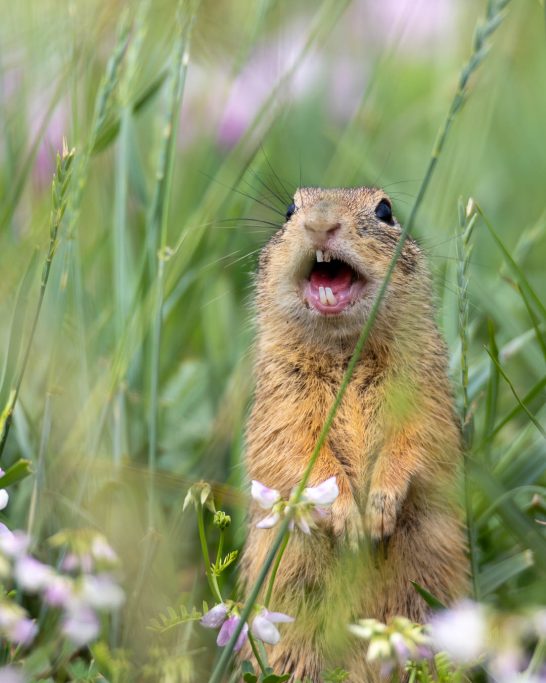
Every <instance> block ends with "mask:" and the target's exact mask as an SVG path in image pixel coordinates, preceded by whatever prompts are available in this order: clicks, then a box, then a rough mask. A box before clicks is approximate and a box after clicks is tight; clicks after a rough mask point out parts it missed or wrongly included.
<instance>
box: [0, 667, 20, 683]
mask: <svg viewBox="0 0 546 683" xmlns="http://www.w3.org/2000/svg"><path fill="white" fill-rule="evenodd" d="M26 680H27V679H26V678H25V676H24V674H23V672H22V671H20V670H19V669H16V668H15V667H14V666H2V667H0V683H25V682H26Z"/></svg>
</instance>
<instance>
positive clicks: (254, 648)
mask: <svg viewBox="0 0 546 683" xmlns="http://www.w3.org/2000/svg"><path fill="white" fill-rule="evenodd" d="M248 642H249V643H250V647H251V648H252V652H253V653H254V657H256V661H257V662H258V666H259V667H260V670H261V671H262V673H265V672H266V671H265V668H266V667H265V664H264V663H263V661H262V658H261V657H260V653H259V652H258V648H257V646H256V641H255V640H254V636H253V635H252V633H250V631H249V632H248Z"/></svg>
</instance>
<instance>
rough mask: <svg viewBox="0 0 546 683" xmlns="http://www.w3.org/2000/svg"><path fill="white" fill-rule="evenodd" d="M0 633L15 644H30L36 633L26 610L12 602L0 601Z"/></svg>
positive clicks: (35, 627)
mask: <svg viewBox="0 0 546 683" xmlns="http://www.w3.org/2000/svg"><path fill="white" fill-rule="evenodd" d="M0 633H1V634H2V635H3V636H4V638H6V639H7V640H9V641H10V643H15V644H16V645H30V643H31V642H32V641H33V640H34V638H35V636H36V634H37V633H38V627H37V626H36V623H35V622H34V620H32V619H30V618H29V617H28V614H27V612H26V610H24V609H23V608H22V607H21V606H20V605H17V604H16V603H13V602H7V601H5V602H1V603H0Z"/></svg>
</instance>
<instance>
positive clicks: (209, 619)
mask: <svg viewBox="0 0 546 683" xmlns="http://www.w3.org/2000/svg"><path fill="white" fill-rule="evenodd" d="M227 615H228V608H227V606H226V605H224V603H223V602H221V603H220V604H219V605H215V606H214V607H213V608H212V609H209V611H208V612H207V613H206V614H204V615H203V617H202V618H201V621H200V622H199V623H200V624H201V626H204V627H205V628H220V626H221V625H222V624H223V623H224V621H225V620H226V619H227Z"/></svg>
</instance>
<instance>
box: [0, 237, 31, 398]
mask: <svg viewBox="0 0 546 683" xmlns="http://www.w3.org/2000/svg"><path fill="white" fill-rule="evenodd" d="M38 254H39V251H38V250H37V249H36V250H35V251H34V252H33V254H32V257H31V259H30V262H29V264H28V266H27V269H26V271H25V274H24V275H23V279H22V280H21V284H20V285H19V289H18V291H17V297H16V298H15V305H14V307H13V316H12V319H11V325H10V328H9V337H8V348H7V352H6V355H5V358H4V367H3V370H2V379H1V380H0V408H4V405H5V404H6V402H7V400H8V396H9V392H10V389H11V388H12V387H13V386H14V382H13V378H14V376H15V373H16V372H17V360H18V358H19V354H20V351H21V348H22V347H23V332H24V322H25V318H26V311H27V307H28V295H29V291H30V288H31V286H32V283H33V280H34V274H35V271H36V263H37V260H38Z"/></svg>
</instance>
